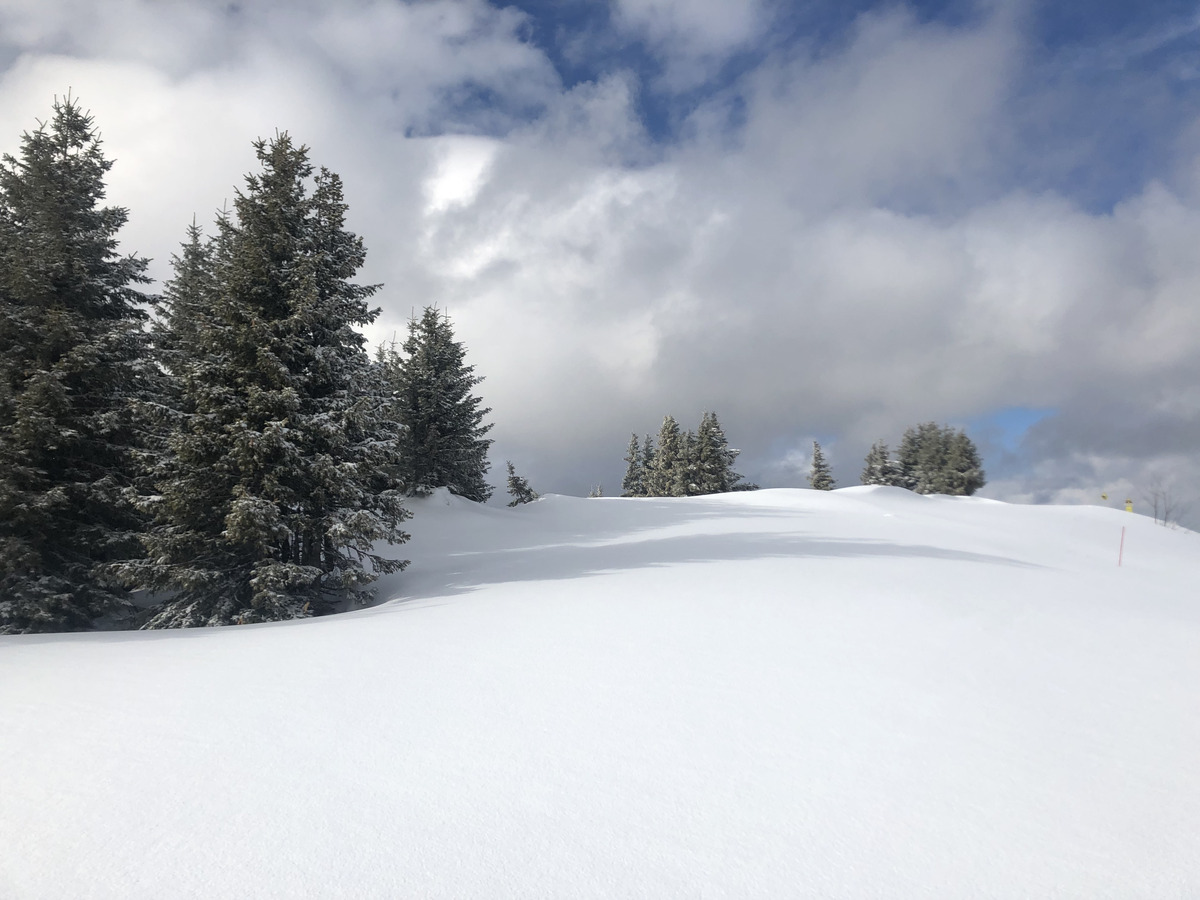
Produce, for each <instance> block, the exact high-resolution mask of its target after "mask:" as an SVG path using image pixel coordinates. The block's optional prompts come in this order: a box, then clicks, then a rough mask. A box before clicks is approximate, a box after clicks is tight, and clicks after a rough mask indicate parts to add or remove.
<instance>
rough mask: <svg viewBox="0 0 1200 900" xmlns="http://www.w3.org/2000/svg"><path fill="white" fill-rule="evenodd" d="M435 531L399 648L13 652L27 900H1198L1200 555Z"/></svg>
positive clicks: (359, 632) (682, 520) (637, 523)
mask: <svg viewBox="0 0 1200 900" xmlns="http://www.w3.org/2000/svg"><path fill="white" fill-rule="evenodd" d="M416 513H417V514H416V517H415V519H414V520H413V521H412V522H411V523H409V524H410V530H411V531H412V533H413V535H414V537H413V540H412V541H411V543H410V544H408V545H406V546H405V547H404V548H403V550H404V553H405V555H406V556H409V557H411V558H412V559H413V560H414V562H413V564H412V566H411V567H410V569H409V570H408V571H406V572H405V573H403V574H402V575H399V576H396V577H395V578H394V579H393V580H391V581H389V582H388V583H387V584H385V585H384V591H385V596H394V597H395V598H396V599H395V600H393V601H391V602H388V603H385V604H383V605H381V606H378V607H375V608H372V609H367V610H362V611H360V612H356V613H349V614H346V615H342V616H334V617H329V618H325V619H318V620H309V621H304V622H295V623H284V624H279V625H262V626H242V627H233V628H225V629H207V630H195V631H185V632H155V633H107V634H90V635H63V636H43V637H10V638H0V897H4V898H6V900H9V898H11V900H19V898H68V897H69V898H85V897H104V898H180V897H204V898H210V897H218V898H224V897H228V898H249V897H281V898H283V897H287V898H294V897H422V898H424V897H445V898H504V897H514V898H515V897H520V898H574V897H645V898H674V897H679V898H717V897H730V898H734V897H737V898H743V897H769V898H779V897H845V898H867V897H879V898H893V897H947V898H950V897H954V898H957V897H1080V898H1096V897H1120V898H1127V897H1146V898H1166V897H1170V898H1182V897H1197V896H1200V592H1198V591H1197V585H1198V584H1200V552H1198V551H1200V536H1197V535H1195V534H1191V533H1187V532H1180V531H1171V530H1168V529H1164V528H1161V527H1157V526H1155V525H1154V524H1153V523H1152V522H1150V521H1149V520H1148V519H1145V518H1143V517H1140V516H1135V515H1130V514H1127V513H1124V512H1118V511H1113V510H1108V509H1099V508H1091V507H1028V506H1010V505H1006V504H1002V503H996V502H992V501H986V500H975V499H951V498H937V497H921V496H917V495H914V494H909V493H907V492H903V491H899V490H896V489H892V488H850V489H847V490H842V491H837V492H834V493H831V494H823V493H818V492H813V491H784V490H773V491H761V492H757V493H741V494H729V495H723V496H716V497H706V498H695V499H687V500H620V499H598V500H583V499H573V498H568V497H557V496H551V497H548V498H546V499H544V500H542V501H539V502H538V503H535V504H533V505H530V506H526V507H521V508H517V509H505V508H491V507H481V506H476V505H475V504H471V503H468V502H465V501H461V500H458V499H457V498H452V497H449V496H448V495H445V494H439V495H435V496H434V497H431V498H429V499H427V500H424V501H421V502H420V503H418V504H416ZM1122 526H1124V527H1126V528H1127V534H1126V538H1125V549H1124V565H1123V566H1121V567H1120V568H1118V567H1117V554H1118V546H1119V543H1120V539H1121V529H1122Z"/></svg>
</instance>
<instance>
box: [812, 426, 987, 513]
mask: <svg viewBox="0 0 1200 900" xmlns="http://www.w3.org/2000/svg"><path fill="white" fill-rule="evenodd" d="M807 480H808V483H809V484H810V485H811V486H812V488H813V490H818V491H832V490H834V489H835V488H836V487H837V482H836V481H835V480H834V478H833V471H832V469H831V467H830V465H829V463H828V461H827V460H826V459H825V454H824V452H823V451H822V450H821V445H820V444H819V443H818V442H816V441H813V455H812V462H811V464H810V468H809V474H808V476H807ZM859 483H860V484H866V485H887V486H890V487H900V488H904V489H905V490H909V491H913V492H915V493H918V494H948V495H950V496H960V497H964V496H965V497H969V496H970V495H972V494H974V493H975V492H976V491H977V490H979V489H980V488H981V487H983V486H984V485H985V484H986V483H987V478H986V474H985V473H984V470H983V463H982V461H981V460H980V457H979V450H978V449H977V448H976V446H975V443H974V442H973V441H972V440H971V439H970V438H969V437H967V433H966V432H965V431H963V430H962V429H957V430H956V429H954V428H951V427H950V426H949V425H938V424H937V423H936V422H925V423H922V424H921V425H915V426H913V427H912V428H907V429H905V431H904V436H903V437H902V438H901V440H900V447H899V450H898V452H897V453H896V454H895V455H893V454H892V452H891V450H889V449H888V445H887V444H886V443H884V442H883V441H876V442H875V443H874V444H873V445H872V446H871V449H870V450H869V451H868V452H867V456H866V459H864V460H863V470H862V474H861V475H860V476H859Z"/></svg>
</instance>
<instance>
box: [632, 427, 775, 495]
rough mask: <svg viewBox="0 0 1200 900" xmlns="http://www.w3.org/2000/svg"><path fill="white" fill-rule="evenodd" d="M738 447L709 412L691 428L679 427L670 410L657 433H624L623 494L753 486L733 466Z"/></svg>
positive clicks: (682, 492) (706, 491)
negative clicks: (626, 436) (640, 437)
mask: <svg viewBox="0 0 1200 900" xmlns="http://www.w3.org/2000/svg"><path fill="white" fill-rule="evenodd" d="M740 453H741V451H740V450H735V449H733V448H732V447H730V446H729V440H728V439H727V438H726V437H725V430H724V429H723V428H722V427H721V423H720V422H719V421H718V420H717V414H716V413H714V412H705V413H704V414H703V415H702V416H701V418H700V427H699V428H698V429H697V430H696V431H691V430H688V431H686V432H685V431H683V430H682V429H681V428H680V427H679V423H678V422H677V421H676V420H675V417H674V416H672V415H667V416H665V417H664V418H663V422H662V426H661V427H660V428H659V430H658V438H657V440H655V438H654V437H652V436H651V435H649V434H647V435H646V437H645V440H643V441H640V442H639V440H638V436H637V433H636V432H635V433H633V434H632V435H631V436H630V438H629V448H628V450H627V451H626V454H625V463H626V468H625V477H624V478H623V479H622V481H621V496H622V497H697V496H701V495H703V494H720V493H725V492H726V491H752V490H756V489H757V488H758V485H755V484H749V483H743V481H742V476H741V475H739V474H738V473H737V472H735V471H734V469H733V461H734V460H735V459H737V457H738V454H740Z"/></svg>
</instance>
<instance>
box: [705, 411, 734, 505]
mask: <svg viewBox="0 0 1200 900" xmlns="http://www.w3.org/2000/svg"><path fill="white" fill-rule="evenodd" d="M740 452H741V451H740V450H734V449H732V448H731V447H730V446H729V440H728V439H727V438H726V437H725V430H724V429H723V428H722V427H721V423H720V422H719V421H718V420H717V414H716V413H715V412H706V413H704V415H703V416H701V418H700V429H699V431H698V432H697V433H696V453H695V456H696V463H695V466H696V473H695V482H696V493H697V494H722V493H725V492H726V491H732V490H735V489H736V487H737V484H738V482H740V481H741V480H742V476H741V475H739V474H738V473H737V472H735V471H734V470H733V461H734V460H735V459H737V457H738V454H739V453H740Z"/></svg>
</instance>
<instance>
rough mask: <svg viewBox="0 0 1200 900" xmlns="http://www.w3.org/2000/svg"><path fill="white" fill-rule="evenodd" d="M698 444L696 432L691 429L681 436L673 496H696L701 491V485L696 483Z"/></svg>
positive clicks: (672, 489)
mask: <svg viewBox="0 0 1200 900" xmlns="http://www.w3.org/2000/svg"><path fill="white" fill-rule="evenodd" d="M698 445H699V440H698V438H697V437H696V432H694V431H692V430H691V429H688V430H687V431H686V432H684V433H683V436H682V437H681V438H680V452H679V464H678V465H677V466H676V467H675V478H674V480H673V483H672V486H671V496H672V497H694V496H696V495H697V494H699V493H700V486H699V485H698V484H697V483H696V472H697V469H698V459H697V454H698V451H699V446H698Z"/></svg>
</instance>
